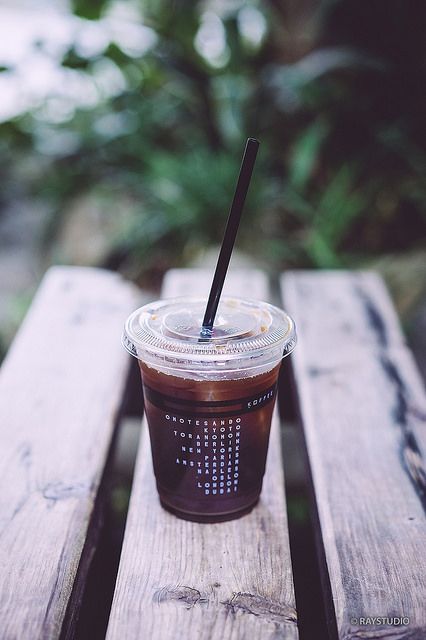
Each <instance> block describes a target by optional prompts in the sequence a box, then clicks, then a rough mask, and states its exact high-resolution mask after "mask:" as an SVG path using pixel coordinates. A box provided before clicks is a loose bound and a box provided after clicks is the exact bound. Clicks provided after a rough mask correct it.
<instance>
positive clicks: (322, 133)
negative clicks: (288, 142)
mask: <svg viewBox="0 0 426 640" xmlns="http://www.w3.org/2000/svg"><path fill="white" fill-rule="evenodd" d="M329 130H330V127H329V125H328V124H327V123H326V122H325V121H324V120H323V119H318V120H315V122H313V123H312V124H311V126H309V127H308V128H307V129H305V131H304V132H303V133H302V135H301V136H299V138H298V139H297V140H296V144H295V145H294V147H293V152H292V155H291V158H290V167H289V179H290V182H291V183H292V184H293V185H294V186H295V187H296V188H297V189H299V190H303V189H304V187H305V186H306V183H307V182H308V180H309V178H310V177H311V175H312V172H313V170H314V168H315V165H316V163H317V160H318V155H319V151H320V148H321V144H322V142H323V141H324V139H325V138H326V137H327V134H328V133H329Z"/></svg>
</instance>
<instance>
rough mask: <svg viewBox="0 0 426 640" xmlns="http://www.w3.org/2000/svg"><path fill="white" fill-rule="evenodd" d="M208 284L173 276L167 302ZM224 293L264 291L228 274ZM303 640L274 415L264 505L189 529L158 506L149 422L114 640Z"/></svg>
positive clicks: (253, 276) (186, 274)
mask: <svg viewBox="0 0 426 640" xmlns="http://www.w3.org/2000/svg"><path fill="white" fill-rule="evenodd" d="M210 278H211V273H210V272H203V271H201V272H197V271H192V270H191V271H184V270H180V271H173V272H169V274H168V276H167V278H166V281H165V285H164V288H163V295H164V297H169V296H175V295H176V296H177V295H182V294H188V292H191V293H192V294H198V293H200V294H201V295H207V293H208V287H209V282H210ZM226 290H227V291H228V293H231V294H232V293H233V294H234V295H235V294H239V295H243V296H244V295H248V296H249V297H254V298H260V299H262V298H263V299H264V298H265V297H267V291H268V290H267V283H266V281H265V278H264V276H263V275H262V274H260V273H258V272H245V273H238V272H237V273H235V272H234V273H232V272H231V273H230V274H229V276H228V278H227V282H226ZM297 637H298V633H297V625H296V611H295V601H294V593H293V580H292V571H291V561H290V552H289V543H288V531H287V519H286V507H285V498H284V484H283V470H282V461H281V450H280V442H279V425H278V421H277V416H276V415H275V418H274V423H273V429H272V433H271V441H270V448H269V455H268V463H267V471H266V477H265V481H264V488H263V492H262V497H261V501H260V503H259V505H258V506H257V507H256V508H255V509H254V510H253V511H252V513H251V514H249V515H247V516H245V517H243V518H241V519H239V520H234V521H232V522H226V523H221V524H196V523H192V522H186V521H183V520H180V519H178V518H176V517H174V516H173V515H170V514H169V513H167V512H166V511H164V510H163V509H162V508H161V506H160V504H159V502H158V498H157V493H156V488H155V483H154V476H153V471H152V462H151V453H150V445H149V435H148V432H147V428H146V426H145V425H144V430H143V435H142V443H141V447H140V451H139V454H138V461H137V467H136V472H135V478H134V483H133V490H132V497H131V502H130V509H129V514H128V520H127V525H126V534H125V540H124V546H123V551H122V557H121V562H120V568H119V573H118V579H117V584H116V590H115V595H114V601H113V606H112V612H111V617H110V623H109V628H108V634H107V638H108V640H124V639H125V638H129V639H133V638H141V639H143V638H149V639H150V640H156V639H158V640H178V639H179V638H182V639H183V638H185V639H188V640H203V639H204V640H229V639H231V638H232V639H233V640H238V639H241V640H242V639H243V638H244V639H245V638H247V639H248V638H250V640H267V639H268V638H270V639H271V638H285V639H290V638H291V639H296V638H297Z"/></svg>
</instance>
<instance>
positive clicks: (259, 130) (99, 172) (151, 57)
mask: <svg viewBox="0 0 426 640" xmlns="http://www.w3.org/2000/svg"><path fill="white" fill-rule="evenodd" d="M125 4H126V7H127V8H129V7H132V11H133V14H132V16H133V18H132V20H133V23H138V22H137V20H136V18H135V15H137V14H138V13H139V15H140V18H139V23H138V24H143V25H144V27H145V29H151V32H150V34H151V35H150V45H149V46H148V47H147V48H145V49H144V51H143V53H141V49H143V47H140V48H139V49H138V47H137V46H136V45H137V37H136V39H135V42H136V44H135V45H133V48H132V46H131V42H130V41H129V42H127V45H126V38H125V37H122V38H121V40H120V38H118V40H119V41H117V38H116V39H115V40H114V39H111V40H110V41H109V44H108V43H107V44H106V45H105V48H104V49H103V50H101V51H96V52H92V53H90V52H89V53H87V52H86V53H85V52H84V50H83V51H82V50H81V47H80V48H79V47H77V46H75V45H71V46H70V47H69V48H68V50H67V51H66V52H65V53H64V54H63V56H62V59H61V64H62V66H63V68H65V69H68V70H70V71H71V72H74V73H77V74H79V77H84V78H85V80H86V81H87V83H89V84H88V86H89V85H90V87H92V88H93V90H95V91H96V92H97V94H96V95H97V99H96V100H94V101H93V103H92V104H90V105H86V106H84V107H83V106H82V107H77V108H75V109H72V110H71V111H70V110H68V111H67V110H66V109H64V104H63V100H62V101H61V100H58V98H55V96H52V97H51V98H49V99H47V100H46V101H45V103H44V104H42V105H41V106H40V107H39V108H37V109H34V110H32V111H31V112H29V113H26V114H25V115H23V116H21V117H19V118H16V119H14V120H12V121H9V122H7V123H4V124H3V125H2V126H1V129H0V134H1V137H2V143H1V144H2V145H3V151H5V150H6V149H8V150H9V152H10V153H11V154H12V156H10V155H9V157H7V158H6V156H5V155H4V154H2V156H3V161H2V164H1V166H0V171H1V173H2V174H3V176H6V177H7V182H8V184H9V185H10V189H12V186H13V184H15V186H16V185H17V184H18V183H19V182H20V181H19V180H18V179H16V175H19V174H17V173H14V171H15V167H16V166H18V165H20V164H21V161H22V158H23V157H24V156H25V157H26V158H27V165H28V162H29V160H28V157H30V159H31V158H33V159H35V162H34V163H33V165H31V170H30V171H29V172H27V174H28V175H27V177H26V183H25V184H27V185H29V187H28V188H29V190H30V193H32V194H33V195H34V194H35V195H37V197H39V198H43V199H45V200H46V201H47V202H49V203H50V206H51V208H52V221H51V224H50V226H49V228H48V233H47V236H46V240H47V243H48V244H49V243H51V242H52V241H53V240H52V239H54V237H55V233H56V230H57V228H58V226H60V223H61V218H60V213H59V212H60V211H64V210H65V209H66V207H65V205H66V203H67V202H69V201H71V200H72V199H73V198H75V196H76V195H78V194H79V193H82V192H87V191H90V190H92V189H93V188H94V187H98V186H99V185H108V189H109V190H110V192H111V198H114V193H115V194H117V195H118V194H126V196H127V197H130V198H131V199H132V200H133V201H134V203H135V206H134V207H133V208H132V213H131V215H129V218H128V220H127V222H126V224H124V225H123V226H122V228H121V231H120V233H117V234H116V235H115V236H114V237H113V238H112V239H111V250H110V254H109V256H108V257H107V258H106V259H105V264H106V265H107V266H112V267H114V268H118V269H122V270H124V271H125V272H126V273H127V274H130V275H132V277H134V278H135V279H138V280H141V279H143V278H144V277H145V278H147V279H149V278H150V277H152V274H153V273H154V272H156V271H158V272H162V271H163V270H164V269H166V268H168V267H169V266H170V265H171V264H178V263H183V262H185V261H186V260H188V259H189V258H190V257H191V256H192V255H194V254H196V253H197V251H199V249H200V248H201V247H202V246H205V245H207V244H208V243H217V242H219V240H220V236H221V232H222V228H223V225H224V222H225V218H226V215H227V209H228V206H229V201H230V198H231V196H232V191H233V185H234V182H235V179H236V174H237V171H238V163H239V158H240V155H241V151H242V146H243V144H244V139H245V137H246V136H247V135H252V136H257V137H259V138H260V140H261V142H262V146H261V153H260V157H259V162H258V165H257V167H256V178H255V182H254V184H253V186H252V188H251V191H250V195H249V199H248V202H247V212H246V215H247V218H246V224H245V226H244V228H243V229H242V231H241V235H240V236H239V243H240V246H242V247H244V248H245V249H246V250H247V251H250V252H251V253H252V254H253V255H256V256H257V257H258V259H259V260H261V261H262V262H263V263H264V264H265V266H270V267H271V268H282V267H285V266H316V267H326V268H328V267H337V266H341V265H345V264H347V265H352V264H356V263H358V262H359V261H362V260H363V259H365V258H366V257H368V256H371V255H375V254H377V253H383V252H387V251H394V252H395V251H399V250H405V249H408V248H413V247H416V246H419V243H420V242H421V239H422V235H423V234H422V232H423V231H424V228H425V226H424V225H425V218H424V210H425V204H426V187H425V184H424V182H422V179H421V178H422V172H423V171H424V167H425V166H426V159H425V156H426V150H425V146H426V143H425V139H424V136H423V117H424V115H423V114H424V112H425V106H426V105H425V98H424V85H425V79H426V78H425V76H426V65H425V56H424V54H425V42H424V35H423V34H424V26H425V18H426V5H425V4H424V3H422V2H421V1H420V0H419V1H417V0H415V1H414V2H413V3H409V4H408V3H402V2H400V1H399V0H372V1H371V2H369V3H359V2H357V1H356V0H340V1H337V0H334V1H331V0H328V1H323V2H314V1H313V0H311V1H310V0H304V2H301V3H292V2H289V1H288V2H287V1H282V2H274V1H273V0H269V2H265V3H259V2H255V1H254V0H253V2H242V1H239V0H234V1H232V2H227V3H224V2H219V1H216V2H207V3H206V2H201V1H193V0H191V1H189V0H175V1H174V2H166V1H165V0H156V1H155V2H154V1H153V0H145V1H142V0H140V2H139V3H138V2H137V1H135V2H133V3H131V2H129V3H125ZM71 5H72V8H73V10H74V12H75V14H76V15H78V16H80V17H81V18H82V19H84V20H92V21H94V22H99V23H101V22H102V20H108V19H109V16H110V15H111V12H113V11H117V10H118V9H120V8H121V9H123V6H124V5H123V3H117V2H116V3H111V2H107V1H106V0H97V1H96V2H89V1H88V0H87V1H85V0H74V1H73V2H72V3H71ZM117 7H118V9H117ZM129 33H130V32H129ZM132 42H133V41H132ZM111 87H112V89H111ZM65 106H66V105H65ZM61 114H62V115H61ZM10 157H12V158H14V164H11V162H10ZM13 176H15V179H13ZM12 195H13V189H12V191H10V193H9V197H12ZM6 197H7V196H6ZM119 201H120V200H119V198H117V202H119Z"/></svg>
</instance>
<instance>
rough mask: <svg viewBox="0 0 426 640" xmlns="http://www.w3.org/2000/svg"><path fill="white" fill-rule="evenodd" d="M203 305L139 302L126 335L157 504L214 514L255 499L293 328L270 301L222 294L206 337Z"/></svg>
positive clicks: (199, 516) (190, 514) (224, 514)
mask: <svg viewBox="0 0 426 640" xmlns="http://www.w3.org/2000/svg"><path fill="white" fill-rule="evenodd" d="M204 306H205V301H204V300H196V299H175V300H165V301H160V302H156V303H152V304H149V305H146V306H145V307H142V308H141V309H138V310H137V311H136V312H134V313H133V314H132V315H131V316H130V318H129V319H128V321H127V324H126V329H125V332H124V336H123V343H124V345H125V346H126V348H127V349H128V350H129V351H130V352H131V353H132V354H133V355H135V356H136V357H137V358H138V360H139V366H140V369H141V374H142V384H143V393H144V402H145V411H146V417H147V420H148V426H149V433H150V439H151V448H152V459H153V466H154V473H155V477H156V482H157V488H158V493H159V497H160V501H161V504H162V505H163V507H164V508H166V509H167V510H169V511H171V512H173V513H175V514H176V515H178V516H180V517H183V518H186V519H190V520H195V521H198V522H219V521H221V520H229V519H232V518H235V517H239V516H241V515H243V514H244V513H247V512H248V511H250V510H251V509H252V508H253V506H254V505H255V504H256V502H257V501H258V499H259V496H260V493H261V489H262V480H263V475H264V471H265V463H266V455H267V450H268V441H269V431H270V425H271V417H272V411H273V407H274V403H275V399H276V393H277V378H278V373H279V368H280V364H281V360H282V358H283V356H285V355H287V354H288V353H289V352H290V351H291V350H292V349H293V347H294V344H295V330H294V324H293V321H292V320H291V318H290V317H289V316H288V315H287V314H285V313H284V312H283V311H281V310H280V309H278V308H276V307H273V306H272V305H269V304H267V303H263V302H257V301H250V300H243V299H235V298H224V299H223V300H222V301H221V303H220V305H219V311H218V315H217V319H216V323H215V327H214V329H213V333H212V335H211V337H210V338H209V339H208V340H206V339H205V338H201V337H200V328H201V322H202V314H203V309H204Z"/></svg>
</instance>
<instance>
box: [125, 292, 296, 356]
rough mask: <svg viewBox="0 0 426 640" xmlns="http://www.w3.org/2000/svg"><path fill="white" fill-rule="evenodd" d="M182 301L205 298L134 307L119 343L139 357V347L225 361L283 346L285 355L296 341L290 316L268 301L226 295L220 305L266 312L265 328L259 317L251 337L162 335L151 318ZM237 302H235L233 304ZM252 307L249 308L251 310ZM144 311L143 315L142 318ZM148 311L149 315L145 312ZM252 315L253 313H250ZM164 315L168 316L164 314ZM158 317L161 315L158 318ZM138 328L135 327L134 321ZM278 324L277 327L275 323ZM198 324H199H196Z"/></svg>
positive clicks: (194, 301) (200, 301)
mask: <svg viewBox="0 0 426 640" xmlns="http://www.w3.org/2000/svg"><path fill="white" fill-rule="evenodd" d="M183 303H185V307H183V308H184V309H185V308H187V309H188V308H191V305H192V306H193V307H194V313H195V311H196V305H200V304H204V303H205V299H204V298H200V297H198V298H193V297H179V298H170V299H166V300H158V301H154V302H151V303H148V304H146V305H143V306H142V307H140V308H138V309H136V310H135V311H134V312H133V313H132V314H130V316H129V317H128V318H127V320H126V323H125V326H124V331H123V335H122V344H123V346H124V348H125V349H126V350H127V351H128V352H129V353H130V354H131V355H133V356H135V357H139V356H138V351H139V350H141V351H142V352H145V353H146V354H147V355H148V354H149V355H151V356H152V357H157V358H158V357H173V355H175V356H176V357H178V358H180V359H182V360H190V359H196V360H197V361H200V360H207V361H209V362H212V361H217V362H224V361H228V360H241V359H242V358H254V357H256V356H260V355H262V354H263V355H265V352H267V351H270V350H271V351H275V350H276V349H277V348H280V347H282V350H283V354H284V356H285V355H287V354H288V353H290V351H292V350H293V348H294V345H295V344H296V339H297V338H296V331H295V324H294V321H293V319H292V318H291V317H290V316H289V315H288V314H287V313H286V312H285V311H284V310H282V309H280V308H278V307H275V306H274V305H271V304H270V303H268V302H264V301H261V300H255V299H250V298H238V297H234V296H233V297H230V296H225V297H224V298H223V300H222V304H223V306H226V304H228V305H229V308H230V309H233V308H235V307H236V306H237V305H240V310H241V309H243V308H244V306H245V308H246V309H247V313H249V311H250V312H251V313H253V310H255V311H256V313H258V312H259V311H260V312H263V313H265V312H267V314H268V317H269V319H270V322H269V324H268V326H267V329H266V330H264V329H263V327H262V326H261V319H260V316H258V318H259V323H260V324H259V326H260V328H258V332H257V333H255V334H254V335H252V336H248V335H247V333H245V334H243V335H241V337H236V336H235V335H232V336H229V338H228V337H227V336H226V335H224V336H222V337H220V336H219V337H217V338H216V340H214V341H213V340H212V341H199V339H198V337H197V336H198V334H197V335H194V336H189V338H187V339H181V340H180V339H178V338H176V337H174V336H171V335H167V334H166V335H165V334H164V333H162V331H161V327H162V326H164V318H163V320H162V322H163V324H162V325H160V326H159V328H160V330H159V328H158V327H155V326H152V324H149V322H150V320H154V322H158V317H157V312H160V311H161V309H162V308H169V309H170V310H169V314H170V313H171V312H172V310H173V307H174V306H176V305H182V304H183ZM236 303H237V305H236ZM250 307H251V309H250ZM143 314H145V316H146V317H145V318H144V317H143ZM148 314H149V315H148ZM253 315H254V314H253ZM165 317H166V318H167V316H165ZM160 319H161V318H160ZM136 323H137V325H138V326H137V327H136V328H135V326H134V325H135V324H136ZM277 325H278V326H277ZM197 326H198V325H197Z"/></svg>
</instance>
